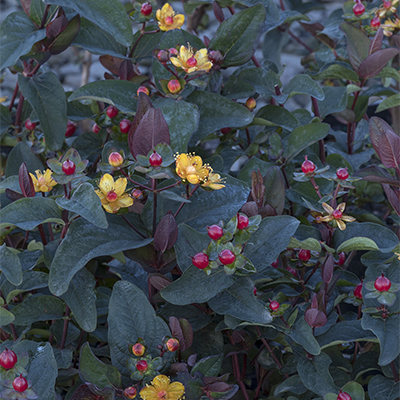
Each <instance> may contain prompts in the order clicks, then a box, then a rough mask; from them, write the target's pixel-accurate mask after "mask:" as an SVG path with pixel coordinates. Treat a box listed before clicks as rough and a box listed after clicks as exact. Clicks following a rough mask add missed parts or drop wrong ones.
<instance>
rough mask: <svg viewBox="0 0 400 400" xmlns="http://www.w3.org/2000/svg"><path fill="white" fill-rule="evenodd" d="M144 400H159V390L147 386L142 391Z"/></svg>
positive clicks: (141, 394) (141, 395)
mask: <svg viewBox="0 0 400 400" xmlns="http://www.w3.org/2000/svg"><path fill="white" fill-rule="evenodd" d="M140 397H141V398H142V399H143V400H158V396H157V390H156V388H154V387H153V386H150V385H147V386H146V387H144V388H143V389H142V390H141V391H140Z"/></svg>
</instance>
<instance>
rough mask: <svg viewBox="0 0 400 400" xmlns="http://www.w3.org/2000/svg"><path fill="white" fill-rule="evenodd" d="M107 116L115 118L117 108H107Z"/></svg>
mask: <svg viewBox="0 0 400 400" xmlns="http://www.w3.org/2000/svg"><path fill="white" fill-rule="evenodd" d="M107 115H108V116H109V117H110V118H115V117H116V116H117V115H118V108H117V107H114V106H109V107H108V108H107Z"/></svg>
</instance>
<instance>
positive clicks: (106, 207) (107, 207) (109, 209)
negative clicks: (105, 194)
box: [103, 203, 118, 214]
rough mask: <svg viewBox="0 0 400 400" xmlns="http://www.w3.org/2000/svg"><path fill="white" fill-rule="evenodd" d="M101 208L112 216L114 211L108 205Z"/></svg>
mask: <svg viewBox="0 0 400 400" xmlns="http://www.w3.org/2000/svg"><path fill="white" fill-rule="evenodd" d="M103 207H104V209H105V210H106V211H107V212H108V213H110V214H114V209H113V207H111V206H110V204H109V203H107V204H103ZM117 211H118V210H117Z"/></svg>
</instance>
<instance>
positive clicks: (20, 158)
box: [6, 141, 43, 190]
mask: <svg viewBox="0 0 400 400" xmlns="http://www.w3.org/2000/svg"><path fill="white" fill-rule="evenodd" d="M23 162H26V165H27V167H28V171H29V172H32V173H34V172H35V171H36V170H37V169H40V170H42V169H43V164H42V162H41V161H40V159H39V158H38V157H37V156H36V155H35V154H33V153H32V151H31V148H30V147H29V146H28V145H27V144H26V142H25V141H21V142H19V143H18V144H17V145H16V146H15V147H14V148H13V149H12V150H11V152H10V154H9V155H8V157H7V165H6V176H7V177H9V176H12V175H18V171H19V167H20V166H21V164H22V163H23ZM18 186H19V185H18ZM10 189H11V188H10ZM17 190H20V189H17Z"/></svg>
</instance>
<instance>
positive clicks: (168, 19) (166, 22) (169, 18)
mask: <svg viewBox="0 0 400 400" xmlns="http://www.w3.org/2000/svg"><path fill="white" fill-rule="evenodd" d="M164 23H165V25H172V24H173V23H174V19H173V18H172V17H165V18H164Z"/></svg>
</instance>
